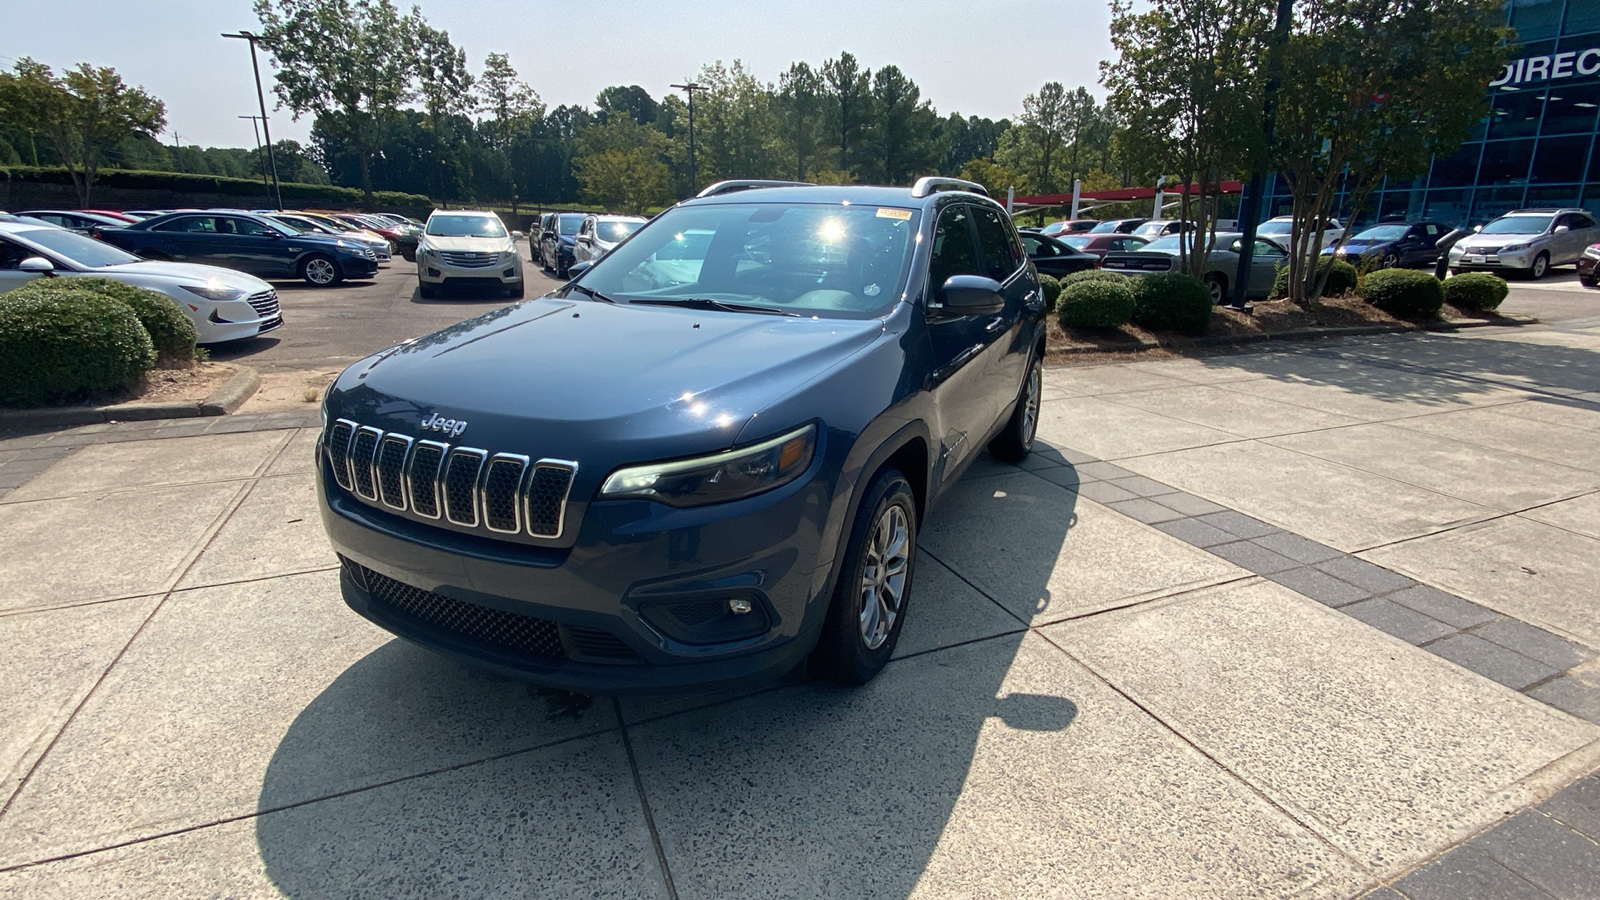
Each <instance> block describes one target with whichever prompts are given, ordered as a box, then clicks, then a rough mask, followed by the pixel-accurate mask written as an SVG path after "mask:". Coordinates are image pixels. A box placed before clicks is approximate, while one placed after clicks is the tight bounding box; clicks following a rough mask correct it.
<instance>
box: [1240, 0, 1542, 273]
mask: <svg viewBox="0 0 1600 900" xmlns="http://www.w3.org/2000/svg"><path fill="white" fill-rule="evenodd" d="M1503 16H1504V12H1503V7H1502V6H1501V4H1499V3H1498V2H1493V0H1426V2H1417V0H1361V2H1353V0H1301V5H1300V15H1299V18H1298V21H1297V22H1296V23H1295V25H1294V28H1293V30H1292V32H1291V34H1290V36H1289V42H1288V44H1287V45H1286V46H1285V48H1284V57H1283V86H1282V89H1281V92H1280V95H1279V100H1278V111H1277V121H1276V127H1275V129H1274V131H1275V140H1274V146H1273V147H1272V148H1271V162H1272V164H1273V165H1274V167H1275V168H1276V169H1277V171H1279V172H1280V173H1282V176H1283V178H1284V179H1285V181H1286V182H1287V183H1288V186H1289V191H1290V196H1291V197H1292V199H1293V216H1294V224H1293V226H1292V231H1291V234H1290V243H1291V253H1290V261H1289V296H1290V298H1291V299H1293V300H1295V301H1297V302H1302V303H1314V302H1316V300H1317V299H1318V298H1319V297H1320V295H1321V292H1322V287H1323V283H1324V282H1325V281H1326V279H1327V270H1326V269H1324V270H1323V271H1322V272H1321V273H1319V272H1318V271H1317V265H1316V263H1317V260H1318V259H1319V258H1320V256H1321V250H1322V238H1323V232H1324V229H1325V227H1326V222H1327V219H1328V217H1329V216H1331V215H1332V214H1333V212H1334V206H1335V203H1336V200H1337V195H1338V194H1339V193H1340V192H1341V191H1343V192H1344V193H1345V195H1346V197H1347V199H1346V201H1345V204H1346V206H1345V209H1344V210H1343V211H1342V212H1343V214H1344V215H1346V216H1354V215H1355V214H1357V213H1358V212H1359V211H1360V209H1361V208H1362V207H1363V206H1364V205H1365V203H1366V202H1367V200H1368V198H1369V197H1370V196H1371V194H1372V192H1373V190H1375V189H1376V188H1377V187H1378V185H1379V184H1381V183H1382V182H1383V180H1384V179H1385V178H1394V179H1403V178H1411V177H1414V176H1417V175H1421V174H1423V173H1425V172H1427V170H1428V163H1429V159H1430V158H1431V157H1432V156H1434V155H1439V156H1445V155H1448V154H1450V153H1451V152H1453V151H1454V150H1455V148H1456V147H1458V146H1460V144H1461V143H1462V141H1464V140H1465V139H1466V138H1467V136H1468V134H1469V131H1470V129H1471V127H1472V125H1473V124H1475V123H1477V122H1479V121H1481V120H1482V118H1483V117H1484V116H1485V115H1486V114H1487V112H1488V100H1487V99H1486V97H1485V95H1484V91H1483V86H1484V85H1485V84H1487V83H1488V82H1489V80H1490V79H1491V78H1493V77H1494V76H1495V73H1496V72H1498V71H1499V69H1500V67H1501V66H1502V65H1503V64H1504V63H1505V61H1506V59H1507V58H1508V57H1509V56H1510V53H1511V47H1510V46H1509V40H1510V37H1511V33H1510V32H1509V30H1508V29H1505V28H1502V27H1500V23H1501V22H1503V21H1504V19H1503Z"/></svg>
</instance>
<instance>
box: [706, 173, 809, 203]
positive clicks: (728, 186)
mask: <svg viewBox="0 0 1600 900" xmlns="http://www.w3.org/2000/svg"><path fill="white" fill-rule="evenodd" d="M771 187H816V185H815V184H813V183H811V182H809V181H772V180H770V179H765V178H735V179H732V180H729V181H719V182H717V183H716V184H713V185H711V186H709V187H707V188H706V189H705V190H703V191H701V192H700V193H698V194H695V197H696V198H697V199H698V198H700V197H715V196H717V195H718V194H732V193H734V192H735V191H748V190H752V189H754V188H771Z"/></svg>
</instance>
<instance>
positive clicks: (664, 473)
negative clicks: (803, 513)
mask: <svg viewBox="0 0 1600 900" xmlns="http://www.w3.org/2000/svg"><path fill="white" fill-rule="evenodd" d="M816 449H817V426H816V425H806V426H804V427H801V428H797V429H795V430H794V431H791V432H788V433H787V434H782V435H779V436H778V437H775V438H772V439H771V440H766V441H762V442H761V443H759V444H756V445H754V446H751V447H741V448H739V449H737V450H729V451H727V452H725V453H717V454H714V455H712V456H702V457H699V458H697V459H681V460H677V461H675V462H663V463H651V464H649V465H643V466H630V467H628V468H626V469H618V470H617V471H615V472H612V473H611V477H610V478H607V479H606V483H605V484H604V485H602V486H601V488H600V496H601V497H603V498H607V499H617V498H621V497H638V498H641V499H645V500H654V501H656V502H658V503H665V504H667V505H668V506H677V507H685V506H704V505H705V504H708V503H725V502H727V501H729V500H739V499H741V498H744V497H750V496H754V495H756V494H759V493H762V492H763V491H770V490H772V489H773V488H776V487H780V486H782V485H785V484H788V483H789V482H791V481H793V480H795V479H796V478H798V477H800V475H801V473H803V472H805V470H806V468H807V467H808V466H810V465H811V457H812V454H814V453H815V452H816Z"/></svg>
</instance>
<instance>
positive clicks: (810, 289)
mask: <svg viewBox="0 0 1600 900" xmlns="http://www.w3.org/2000/svg"><path fill="white" fill-rule="evenodd" d="M918 216H919V213H918V212H916V211H914V210H909V209H896V208H890V207H874V206H834V205H832V204H828V205H822V204H780V203H759V204H755V203H730V204H718V205H715V206H698V207H695V206H690V207H676V208H673V209H671V210H669V211H667V212H666V213H663V214H662V215H661V216H660V217H659V218H657V219H656V220H655V221H654V222H652V223H650V227H649V228H646V229H644V230H643V231H641V232H639V233H638V234H637V235H635V236H634V237H633V239H632V240H630V241H628V242H627V243H626V244H623V245H622V246H620V247H618V248H617V249H615V250H613V251H611V252H610V253H607V254H606V255H605V256H603V257H601V259H600V262H598V263H596V264H595V266H594V268H592V269H590V270H589V271H587V272H585V273H583V275H582V276H581V277H580V279H579V283H580V284H581V285H582V286H583V287H585V288H587V289H589V290H592V291H597V292H599V293H601V294H604V295H607V296H609V297H611V298H613V299H616V300H618V301H654V302H664V301H665V302H670V301H672V300H682V301H686V302H687V301H705V300H712V301H716V302H719V303H731V304H747V305H752V306H762V307H770V308H773V309H779V310H783V311H786V312H788V311H792V312H795V313H799V314H802V315H807V316H826V317H838V318H858V319H864V318H872V317H874V316H877V315H881V314H882V313H883V311H884V310H885V309H887V308H888V307H889V306H891V305H893V304H894V303H895V302H896V301H897V300H898V299H899V297H900V293H901V291H902V290H904V284H905V274H906V267H907V263H908V261H909V260H910V259H911V249H912V247H913V245H914V243H915V241H914V238H913V235H914V234H915V233H916V228H917V220H918Z"/></svg>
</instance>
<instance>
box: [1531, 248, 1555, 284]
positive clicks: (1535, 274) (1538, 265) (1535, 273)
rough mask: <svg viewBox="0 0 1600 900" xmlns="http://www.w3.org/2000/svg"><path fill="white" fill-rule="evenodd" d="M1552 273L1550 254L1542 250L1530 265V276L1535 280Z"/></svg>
mask: <svg viewBox="0 0 1600 900" xmlns="http://www.w3.org/2000/svg"><path fill="white" fill-rule="evenodd" d="M1549 274H1550V254H1548V253H1544V252H1541V253H1540V254H1539V255H1538V256H1535V257H1534V258H1533V265H1531V266H1529V267H1528V277H1529V278H1532V279H1533V280H1534V281H1538V280H1539V279H1541V278H1543V277H1545V276H1546V275H1549Z"/></svg>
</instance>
